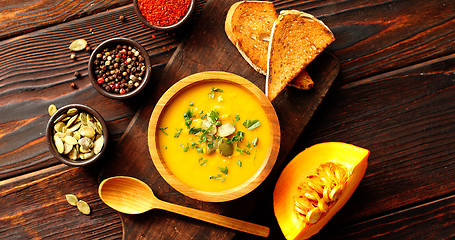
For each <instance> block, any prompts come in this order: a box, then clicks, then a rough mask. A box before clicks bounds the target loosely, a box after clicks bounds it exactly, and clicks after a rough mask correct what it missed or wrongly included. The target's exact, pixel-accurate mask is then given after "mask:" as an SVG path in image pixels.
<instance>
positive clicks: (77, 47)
mask: <svg viewBox="0 0 455 240" xmlns="http://www.w3.org/2000/svg"><path fill="white" fill-rule="evenodd" d="M86 47H87V41H85V39H82V38H81V39H77V40H74V41H73V42H72V43H71V44H70V46H69V47H68V48H69V49H70V50H71V51H74V52H78V51H82V50H84V49H85V48H86Z"/></svg>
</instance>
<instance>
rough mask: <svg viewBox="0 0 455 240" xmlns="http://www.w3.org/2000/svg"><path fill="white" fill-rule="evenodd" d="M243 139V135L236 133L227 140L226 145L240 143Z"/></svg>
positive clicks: (242, 133) (239, 132)
mask: <svg viewBox="0 0 455 240" xmlns="http://www.w3.org/2000/svg"><path fill="white" fill-rule="evenodd" d="M244 138H245V133H244V132H242V131H238V132H236V133H235V135H234V136H233V137H232V138H231V139H227V143H233V142H240V141H242V140H243V139H244Z"/></svg>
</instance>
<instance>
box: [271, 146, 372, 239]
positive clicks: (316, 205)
mask: <svg viewBox="0 0 455 240" xmlns="http://www.w3.org/2000/svg"><path fill="white" fill-rule="evenodd" d="M368 156H369V151H368V150H366V149H363V148H360V147H357V146H354V145H351V144H347V143H341V142H327V143H320V144H316V145H314V146H311V147H309V148H307V149H305V150H304V151H302V152H301V153H299V154H298V155H297V156H296V157H295V158H294V159H293V160H292V161H291V162H290V163H289V164H288V165H287V166H286V168H285V169H284V170H283V172H282V173H281V176H280V178H279V179H278V182H277V184H276V187H275V191H274V193H273V206H274V211H275V216H276V218H277V221H278V224H279V226H280V228H281V230H282V232H283V234H284V236H285V237H286V239H308V238H309V237H311V236H312V235H314V234H316V233H317V232H319V230H320V229H321V228H322V227H323V226H324V225H325V224H326V223H327V222H328V221H329V220H330V218H332V216H333V215H335V213H336V212H337V211H338V210H339V209H340V208H341V207H342V206H343V205H344V204H345V203H346V202H347V200H348V199H349V197H350V196H351V195H352V193H353V192H354V190H355V189H356V187H357V186H358V184H359V183H360V180H361V179H362V177H363V175H364V173H365V171H366V167H367V164H368V163H367V159H368ZM334 169H335V170H334ZM325 170H326V171H328V172H331V174H330V173H329V174H328V175H327V174H325V173H324V172H325ZM343 172H345V175H346V176H345V178H342V177H340V176H342V175H343ZM334 173H337V174H336V175H337V177H334V175H335V174H334ZM338 173H339V174H338ZM321 177H322V179H323V180H322V181H323V182H324V181H325V182H326V183H327V181H326V180H327V179H329V178H333V179H335V180H332V181H333V182H335V183H332V187H331V188H329V189H327V187H325V186H324V185H330V184H328V183H327V184H322V185H321V186H319V187H318V186H317V185H318V184H319V182H320V180H318V179H321ZM314 179H316V180H314ZM340 179H344V180H340ZM329 182H330V181H329ZM324 188H326V189H324ZM324 190H325V192H324ZM316 192H319V194H315V193H316ZM308 202H310V203H312V205H308ZM309 206H311V207H309Z"/></svg>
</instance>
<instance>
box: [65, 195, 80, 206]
mask: <svg viewBox="0 0 455 240" xmlns="http://www.w3.org/2000/svg"><path fill="white" fill-rule="evenodd" d="M65 197H66V201H68V203H69V204H70V205H71V206H76V205H77V201H78V200H77V197H76V195H74V194H66V195H65Z"/></svg>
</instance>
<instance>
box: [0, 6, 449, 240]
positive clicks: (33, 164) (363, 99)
mask: <svg viewBox="0 0 455 240" xmlns="http://www.w3.org/2000/svg"><path fill="white" fill-rule="evenodd" d="M61 2H63V1H61ZM61 2H58V1H57V2H55V4H57V5H58V4H60V3H61ZM73 2H74V3H76V4H84V3H86V2H85V1H73ZM198 2H199V7H200V8H199V9H200V10H202V6H203V3H202V4H201V1H198ZM44 3H46V6H45V7H44V8H46V7H47V8H48V9H51V8H52V6H51V5H52V4H49V2H48V1H47V0H39V1H29V0H27V1H21V2H17V3H16V2H12V1H9V0H5V1H0V11H1V14H0V19H1V21H0V24H2V25H1V26H2V27H3V26H5V28H0V39H3V40H2V41H1V42H0V54H1V56H3V58H2V60H1V63H2V64H0V112H1V113H2V116H1V117H0V179H4V180H3V181H1V182H0V196H1V197H0V204H1V205H2V206H3V207H2V209H7V210H6V211H2V212H1V213H0V235H1V236H6V238H9V239H17V238H19V239H24V238H25V239H29V238H30V239H31V238H38V239H39V238H46V239H61V236H64V237H65V238H70V239H105V238H107V239H111V238H112V239H119V238H121V231H122V230H121V228H120V222H119V218H118V217H117V214H116V213H115V212H114V211H113V210H111V209H109V208H108V207H107V206H105V205H104V204H103V203H102V202H101V200H100V199H99V198H97V197H96V190H95V188H96V186H97V182H98V181H97V179H96V174H97V173H98V169H89V170H88V169H71V170H68V169H67V168H66V167H65V166H63V165H60V164H57V162H56V160H55V159H54V158H52V157H51V155H50V154H49V153H48V150H47V146H46V145H45V144H44V135H43V133H44V126H45V123H46V121H47V119H48V116H47V113H46V109H47V106H48V104H49V103H55V104H57V106H63V105H64V104H68V103H74V102H77V103H86V104H88V105H90V106H94V107H95V109H97V110H99V111H100V112H102V114H103V116H105V118H106V120H108V126H109V128H110V130H111V136H112V139H114V142H113V143H114V144H115V142H117V141H118V140H119V138H120V136H121V135H122V134H123V132H125V130H126V129H127V126H128V123H129V122H130V120H132V119H133V116H134V114H135V112H136V111H138V110H139V109H140V107H139V106H140V105H141V104H139V103H138V102H141V101H142V102H144V101H146V100H147V99H148V97H147V96H148V94H150V93H155V92H158V91H160V90H159V89H157V88H155V87H156V86H159V84H156V83H155V84H153V83H152V84H150V85H149V86H148V89H147V94H145V96H141V97H139V98H137V99H135V100H134V101H126V102H119V101H112V100H109V99H107V98H104V97H101V96H100V95H98V94H97V93H96V92H95V90H94V89H93V88H92V87H91V86H90V85H89V82H88V77H87V71H86V64H87V60H88V56H89V55H88V53H85V52H84V53H80V54H78V60H77V61H75V62H74V61H70V59H69V54H71V53H70V52H69V51H68V50H67V46H68V45H69V43H70V42H71V41H72V40H74V39H76V38H79V37H81V38H85V39H88V41H89V44H91V45H92V44H93V45H92V46H96V45H97V44H99V43H101V42H102V41H103V40H106V39H108V38H110V37H114V36H126V37H131V38H133V39H135V40H137V41H138V42H140V43H141V44H143V45H144V47H145V48H146V49H147V51H148V52H149V54H150V55H151V57H152V60H153V61H154V63H155V67H154V70H155V71H154V76H155V77H156V79H158V78H159V77H160V76H161V70H162V67H163V66H164V64H166V63H167V62H168V60H169V58H170V57H171V55H172V53H173V52H174V50H175V49H176V48H177V46H178V45H179V43H180V42H181V41H182V37H184V36H185V32H186V31H189V30H187V28H185V29H181V30H180V31H178V32H175V35H173V33H171V34H168V35H166V33H162V32H156V31H152V30H149V29H146V28H142V25H141V24H140V22H139V21H138V20H137V19H136V18H135V16H134V11H133V8H132V5H127V6H124V7H119V8H115V9H112V6H111V5H110V4H113V6H119V5H123V4H126V3H125V2H124V1H109V2H106V1H98V2H90V3H93V4H94V5H93V6H91V7H90V8H85V9H87V10H85V12H84V10H80V9H78V8H79V7H80V6H82V5H78V6H77V7H72V8H68V6H70V5H71V4H72V3H71V4H70V3H69V2H68V3H67V4H68V5H65V6H66V8H65V7H63V8H59V9H58V10H57V11H56V12H58V11H60V13H56V12H52V11H50V12H48V11H45V12H42V14H39V8H36V9H32V8H33V6H32V5H33V4H35V5H34V6H39V5H40V4H44ZM53 3H54V2H53ZM274 3H275V6H276V7H277V8H278V10H282V9H290V8H294V9H299V10H304V11H306V12H309V13H311V14H314V15H315V16H316V17H318V18H319V19H321V20H323V21H324V22H325V23H326V24H327V25H328V26H329V27H330V28H331V29H332V30H333V32H334V34H335V36H336V38H337V40H336V41H335V42H334V43H333V44H332V45H331V46H330V47H329V49H328V50H329V52H332V53H334V54H335V55H336V56H337V57H338V58H339V59H340V60H341V63H342V66H341V73H340V77H339V78H337V80H336V81H335V88H332V90H331V92H330V93H329V94H328V96H327V98H326V99H325V100H324V102H323V104H322V105H321V107H320V108H319V109H318V111H317V112H316V115H315V116H314V117H313V118H312V120H311V121H310V122H309V125H308V126H307V128H306V130H305V131H304V132H303V134H302V136H301V138H300V139H299V140H298V141H297V144H296V145H295V147H294V148H293V150H292V152H291V153H290V154H289V157H288V158H287V159H286V162H287V161H289V160H290V159H291V158H292V156H294V155H295V154H297V153H298V152H299V151H301V150H303V149H304V148H306V147H308V146H310V145H312V144H315V143H318V142H323V141H345V142H350V143H353V144H357V145H359V146H362V147H366V148H368V149H370V150H371V151H372V155H371V158H370V166H369V168H368V169H367V175H366V176H365V178H364V179H363V181H362V182H361V184H360V186H359V188H358V189H357V191H356V192H355V193H354V195H353V197H352V198H351V199H350V200H349V201H348V203H347V205H346V206H345V207H344V208H342V210H341V211H340V212H339V213H338V214H337V215H335V217H334V219H332V220H331V221H330V222H329V223H328V225H327V226H326V227H325V228H324V229H323V230H322V232H321V234H319V235H317V236H315V239H334V238H335V239H371V238H378V239H384V238H386V239H403V238H404V239H419V238H420V237H424V238H425V239H450V238H453V237H454V236H455V230H454V229H455V228H454V227H453V222H455V217H454V214H453V212H454V210H453V194H454V192H455V191H454V189H455V187H454V180H453V174H452V173H453V172H454V171H453V170H454V162H455V161H454V153H453V148H452V147H451V146H453V141H454V140H453V139H454V132H455V126H454V122H455V121H454V119H453V116H454V104H453V103H454V101H453V96H455V94H454V85H455V82H454V80H453V79H454V76H455V75H454V69H453V66H454V65H455V61H454V60H453V58H454V57H453V53H454V52H455V51H454V45H453V40H454V39H455V34H454V29H455V20H454V19H455V2H454V1H451V0H442V1H434V0H416V1H400V0H392V1H384V0H373V1H342V0H336V1H301V0H277V1H274ZM117 4H119V5H117ZM108 5H110V6H108ZM24 6H25V7H24ZM55 6H56V5H54V7H55ZM71 6H73V5H71ZM13 8H15V10H11V9H13ZM30 9H32V10H30ZM54 9H55V8H54ZM104 9H112V10H109V11H105V12H102V11H104ZM5 11H9V14H8V16H6V17H11V16H14V17H13V19H10V20H7V21H6V23H5V21H4V19H5V18H2V17H5V15H3V13H5ZM21 11H23V12H22V13H20V12H21ZM65 11H68V15H67V14H66V13H64V12H65ZM12 12H14V13H12ZM97 12H99V13H97ZM86 13H87V14H86ZM93 13H97V14H96V15H92V14H93ZM120 14H121V15H124V16H126V17H127V21H126V22H124V23H120V22H118V21H117V19H118V16H119V15H120ZM27 16H28V17H27ZM73 18H80V19H77V20H74V19H73ZM33 19H36V21H35V20H33ZM65 19H66V20H65ZM12 21H13V22H14V23H13V22H12ZM209 21H212V20H209ZM41 23H43V24H44V25H42V24H41ZM5 24H6V25H5ZM14 24H16V25H17V26H18V28H14V27H12V26H13V25H14ZM54 24H58V25H54ZM47 26H50V27H48V28H44V29H42V28H43V27H47ZM36 29H41V30H38V31H35V30H36ZM90 29H92V31H91V32H90ZM29 31H32V32H30V33H28V34H24V33H26V32H29ZM205 33H206V31H202V32H201V35H203V34H205ZM11 36H16V37H11ZM209 46H210V45H209ZM163 47H164V49H163ZM199 47H201V48H202V47H203V46H200V45H199ZM234 52H235V51H233V52H232V54H236V53H234ZM451 54H452V55H451ZM204 57H211V56H204ZM216 60H219V59H216ZM198 61H199V60H196V61H193V62H186V61H182V62H181V65H182V66H184V67H185V66H186V65H189V64H192V65H194V66H197V64H198ZM219 63H223V61H221V60H220V61H219ZM235 64H241V61H239V63H235ZM242 64H244V68H245V71H247V69H249V66H248V65H247V64H246V63H242ZM210 70H213V69H210ZM75 71H80V72H81V73H82V76H83V77H82V78H81V79H75V78H74V77H73V73H74V72H75ZM258 76H259V75H258ZM72 81H74V82H75V83H76V84H77V85H78V86H79V88H78V89H76V90H74V89H71V88H70V87H69V86H68V85H69V83H70V82H72ZM159 87H162V88H163V89H164V88H165V87H164V86H159ZM293 91H294V90H292V89H288V90H286V93H285V94H287V93H288V92H291V93H292V92H293ZM285 98H286V97H285ZM116 111H117V112H116ZM133 120H134V119H133ZM135 121H138V119H136V120H135ZM139 121H147V119H146V118H144V119H139ZM146 130H147V129H139V131H146ZM123 140H124V141H134V142H135V144H142V143H139V141H137V140H136V139H134V136H126V137H125V138H124V139H123ZM289 147H290V148H291V146H289ZM136 148H137V146H136V145H135V146H132V147H131V148H130V151H135V150H137V149H136ZM125 156H126V157H125ZM114 157H115V156H114ZM120 157H122V159H125V161H127V158H128V154H126V155H121V156H120ZM110 159H111V158H108V159H107V161H109V160H110ZM136 167H137V166H135V165H131V166H126V171H125V173H128V171H131V169H134V168H136ZM282 167H283V166H281V167H280V168H277V169H276V170H274V171H277V172H279V171H281V168H282ZM128 169H129V170H128ZM49 176H50V177H49ZM154 177H156V176H154ZM275 177H276V175H275ZM157 178H158V177H157ZM275 181H276V178H275V179H274V178H269V179H267V182H266V183H265V185H264V186H267V187H268V188H264V189H260V190H259V191H261V192H262V191H263V192H264V193H263V194H262V196H263V200H262V199H261V201H259V203H260V204H259V205H257V206H253V204H251V203H249V202H248V199H246V200H244V201H243V202H244V203H245V205H246V206H245V208H249V207H251V208H253V207H255V209H254V211H253V213H252V214H251V217H250V218H249V219H248V220H251V221H253V222H256V223H263V224H267V225H269V226H270V227H272V233H271V237H269V239H282V235H281V233H280V231H279V229H278V228H277V226H276V221H275V219H274V216H273V212H270V211H271V208H270V204H271V200H272V199H271V195H270V194H271V191H272V186H273V184H274V182H275ZM72 183H74V184H72ZM159 183H160V182H159V180H157V184H159ZM154 184H155V183H154V182H151V184H150V185H152V187H153V185H154ZM154 190H155V189H154ZM64 191H65V192H66V191H69V192H77V193H79V192H81V193H82V194H86V195H82V196H83V198H84V199H85V200H88V201H89V203H90V204H93V206H95V211H96V214H95V215H92V216H89V218H90V220H88V219H87V218H84V217H85V216H82V218H81V216H79V215H77V214H74V213H77V211H72V210H74V208H68V206H67V205H66V203H64V201H63V200H61V199H60V197H61V195H60V194H59V193H63V192H64ZM159 191H161V192H162V194H161V195H160V197H162V198H163V199H175V198H176V197H178V196H179V195H178V194H177V196H176V194H175V192H173V190H172V189H169V187H164V188H161V189H159ZM54 192H55V193H54ZM255 196H256V195H255ZM30 198H32V199H36V201H26V200H28V199H30ZM176 202H178V201H176ZM181 202H183V201H181ZM248 204H250V205H248ZM195 207H196V208H201V209H204V208H206V209H209V210H210V207H206V206H205V204H204V203H198V204H197V205H196V206H195ZM220 207H221V208H222V210H219V211H218V212H223V211H227V212H229V213H231V211H229V210H228V208H224V207H223V206H220ZM34 211H36V213H35V212H34ZM101 212H103V213H101ZM72 214H74V215H72ZM236 214H237V213H235V211H232V215H231V216H238V215H236ZM47 215H53V216H47ZM43 216H46V217H45V218H43ZM66 218H69V220H68V221H67V220H65V219H66ZM138 218H139V219H134V221H131V219H127V218H125V219H124V224H126V225H128V224H137V223H139V226H138V228H142V229H144V230H143V231H138V232H133V233H132V232H128V231H131V230H132V229H128V228H127V229H125V230H126V232H125V233H126V234H129V235H130V236H137V237H138V238H140V237H141V236H149V235H153V236H156V238H157V239H169V238H171V239H190V238H191V237H193V239H208V238H215V237H220V238H230V237H233V236H235V239H254V238H253V237H252V236H250V235H242V234H239V235H236V233H235V232H229V231H226V230H225V229H222V228H218V227H215V226H208V225H203V224H201V223H200V222H198V221H192V220H189V219H187V218H184V217H180V216H177V215H174V214H170V213H165V212H160V211H152V212H150V213H147V214H144V215H141V216H138ZM163 219H164V220H165V221H167V224H168V226H169V228H167V230H168V231H167V232H166V233H164V232H163V231H162V229H160V228H159V227H157V226H156V225H155V223H156V222H160V221H163ZM182 222H184V223H185V225H180V224H181V223H182ZM88 223H90V224H88ZM12 226H13V227H12ZM158 226H159V225H158ZM177 226H178V227H177ZM173 227H174V228H173ZM194 228H200V229H202V230H204V231H206V232H205V233H204V234H200V235H196V236H188V235H187V230H188V229H194ZM52 232H56V233H61V234H62V235H61V236H59V235H55V234H52ZM274 237H276V238H274Z"/></svg>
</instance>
